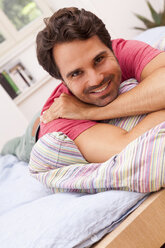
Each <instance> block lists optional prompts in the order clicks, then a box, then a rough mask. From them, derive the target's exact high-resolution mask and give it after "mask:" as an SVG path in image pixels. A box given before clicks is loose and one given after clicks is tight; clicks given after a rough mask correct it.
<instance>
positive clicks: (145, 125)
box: [37, 8, 165, 162]
mask: <svg viewBox="0 0 165 248" xmlns="http://www.w3.org/2000/svg"><path fill="white" fill-rule="evenodd" d="M45 23H46V27H45V28H44V29H43V30H42V31H41V32H39V34H38V36H37V57H38V60H39V63H40V64H41V65H42V66H43V68H44V69H45V70H46V71H48V72H49V74H50V75H52V76H53V77H55V78H57V79H61V80H62V81H63V82H62V84H60V85H59V86H58V87H57V88H56V89H55V90H54V92H53V93H52V95H51V96H50V98H49V99H48V100H47V102H46V104H45V105H44V108H43V111H42V113H43V112H44V111H46V110H47V109H49V110H48V111H47V112H46V113H45V114H44V115H43V119H44V116H45V119H46V116H47V120H48V121H50V120H51V119H55V120H52V121H50V122H49V123H41V125H40V131H39V138H41V137H42V136H44V135H45V134H47V133H51V132H62V133H64V134H66V135H67V136H68V137H69V138H70V139H71V140H74V142H75V144H76V145H77V147H78V148H79V150H80V151H81V153H82V155H83V156H84V157H85V159H86V160H87V161H88V162H103V161H106V160H107V159H108V158H110V157H111V156H113V155H115V154H117V153H119V152H120V151H121V150H122V149H123V148H124V147H125V146H126V145H128V144H129V143H130V142H131V141H132V140H134V139H136V138H137V137H138V136H140V135H141V134H143V133H144V132H146V131H147V130H149V129H150V128H152V127H154V126H155V125H157V124H158V123H160V122H162V121H164V120H165V110H164V108H165V101H164V99H165V68H164V65H165V53H164V52H160V51H158V50H156V49H154V48H152V47H150V46H149V45H147V44H145V43H143V42H139V41H126V40H122V39H117V40H114V41H111V38H110V35H109V33H108V32H107V30H106V28H105V25H104V24H103V22H102V21H101V20H100V19H99V18H98V17H96V16H95V15H94V14H92V13H91V12H88V11H85V10H83V9H82V10H79V9H77V8H64V9H61V10H59V11H57V12H56V13H54V14H53V15H52V16H51V17H50V18H48V19H47V20H46V21H45ZM129 78H136V79H137V80H138V82H140V83H139V84H138V86H137V87H135V88H133V89H132V90H130V91H128V92H126V93H124V94H121V95H120V96H118V89H119V85H120V83H121V82H122V81H124V80H126V79H129ZM74 96H75V97H76V98H75V97H74ZM54 100H55V102H54ZM53 103H54V104H53ZM52 104H53V105H52ZM51 105H52V106H51ZM156 111H158V112H156ZM145 113H150V114H149V115H148V116H147V117H146V118H144V119H143V120H142V121H141V122H140V123H139V124H138V125H137V126H136V127H134V128H133V129H132V130H131V131H130V132H126V131H125V130H123V129H121V128H118V127H116V126H113V125H109V124H106V123H100V122H98V120H105V119H112V118H117V117H124V116H133V115H140V114H145ZM49 116H51V118H49ZM73 119H75V120H73ZM80 119H83V120H80ZM91 120H92V121H91Z"/></svg>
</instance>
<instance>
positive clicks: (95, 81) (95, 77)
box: [87, 69, 104, 86]
mask: <svg viewBox="0 0 165 248" xmlns="http://www.w3.org/2000/svg"><path fill="white" fill-rule="evenodd" d="M103 79H104V76H103V74H102V73H100V72H97V71H96V70H94V69H90V70H89V71H88V73H87V81H88V86H97V85H99V84H100V83H101V82H102V81H103Z"/></svg>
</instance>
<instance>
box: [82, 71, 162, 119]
mask: <svg viewBox="0 0 165 248" xmlns="http://www.w3.org/2000/svg"><path fill="white" fill-rule="evenodd" d="M162 109H165V68H160V69H158V70H156V71H155V72H153V73H152V74H151V75H150V76H148V77H147V78H146V79H144V80H143V81H142V82H141V83H139V84H138V85H137V86H136V87H134V88H133V89H132V90H130V91H128V92H126V93H123V94H121V95H119V96H118V97H117V98H116V99H115V100H114V101H113V102H112V103H110V104H108V105H107V106H105V107H93V108H92V107H91V109H89V111H88V118H87V119H92V120H104V119H112V118H118V117H125V116H133V115H140V114H145V113H151V112H154V111H158V110H162Z"/></svg>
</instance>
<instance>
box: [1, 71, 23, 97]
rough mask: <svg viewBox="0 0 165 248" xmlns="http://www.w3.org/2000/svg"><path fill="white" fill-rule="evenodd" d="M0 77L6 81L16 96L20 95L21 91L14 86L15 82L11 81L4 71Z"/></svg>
mask: <svg viewBox="0 0 165 248" xmlns="http://www.w3.org/2000/svg"><path fill="white" fill-rule="evenodd" d="M2 75H3V76H4V77H5V78H6V80H7V81H8V83H9V84H10V86H11V87H12V88H13V90H14V91H15V92H16V94H17V95H19V94H20V93H21V90H20V89H19V87H18V86H17V85H16V84H15V82H14V81H13V80H12V78H11V77H10V75H9V74H8V73H7V72H6V71H5V70H3V71H2Z"/></svg>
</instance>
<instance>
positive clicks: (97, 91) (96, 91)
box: [93, 85, 107, 93]
mask: <svg viewBox="0 0 165 248" xmlns="http://www.w3.org/2000/svg"><path fill="white" fill-rule="evenodd" d="M106 88H107V85H106V86H104V87H103V88H101V89H100V90H95V91H93V92H94V93H100V92H102V91H103V90H105V89H106Z"/></svg>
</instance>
